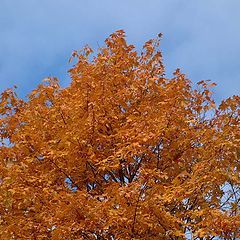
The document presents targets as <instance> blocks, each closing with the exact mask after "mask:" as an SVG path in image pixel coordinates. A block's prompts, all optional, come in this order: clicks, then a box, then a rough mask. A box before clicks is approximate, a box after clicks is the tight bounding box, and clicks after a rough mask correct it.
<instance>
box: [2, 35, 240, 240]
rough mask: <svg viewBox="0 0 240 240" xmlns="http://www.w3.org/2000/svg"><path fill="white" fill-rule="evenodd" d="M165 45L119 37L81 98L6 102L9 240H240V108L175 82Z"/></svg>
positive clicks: (52, 83)
mask: <svg viewBox="0 0 240 240" xmlns="http://www.w3.org/2000/svg"><path fill="white" fill-rule="evenodd" d="M160 37H161V35H159V38H157V39H154V40H150V41H148V42H146V43H145V45H144V47H143V49H142V52H141V53H140V54H138V53H137V51H136V50H135V48H134V46H132V45H128V44H127V43H126V41H125V34H124V32H123V31H117V32H115V33H114V34H112V35H110V37H109V38H108V39H106V41H105V43H106V46H105V47H103V48H101V49H99V51H98V52H97V54H95V55H94V56H93V55H92V52H93V50H92V49H91V48H90V47H85V48H84V49H83V50H82V51H81V52H74V54H73V57H75V58H74V59H77V62H76V64H75V65H74V67H73V68H72V69H70V71H69V73H70V76H71V79H72V82H71V84H70V86H69V87H66V88H61V87H60V86H59V84H58V81H57V79H55V78H52V79H47V80H46V81H45V82H43V84H41V85H39V86H38V88H37V89H35V90H34V91H32V93H31V94H30V95H29V98H28V100H27V101H23V100H21V99H19V98H17V96H16V94H15V93H14V91H13V90H11V89H8V90H6V91H5V92H3V93H2V95H1V101H0V114H1V118H0V136H1V146H0V238H1V239H99V240H100V239H109V240H110V239H112V240H114V239H186V238H190V239H217V237H220V238H222V239H237V238H240V229H239V226H240V215H239V214H240V210H239V206H240V174H239V171H240V147H239V140H240V129H239V113H240V97H239V96H233V97H231V98H229V99H227V100H225V101H223V102H222V103H221V104H220V106H219V107H216V106H215V103H214V101H213V99H212V97H211V94H212V93H211V91H210V88H211V87H213V86H214V84H213V83H210V82H209V81H201V82H199V83H198V86H197V87H195V88H194V87H192V83H191V82H190V81H189V80H188V79H186V77H185V75H184V74H182V73H181V72H180V70H178V69H177V70H176V71H175V73H174V75H173V77H172V78H171V79H168V78H166V77H165V74H164V66H163V63H162V56H161V53H160V51H159V50H158V47H159V43H160Z"/></svg>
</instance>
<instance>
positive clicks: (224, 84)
mask: <svg viewBox="0 0 240 240" xmlns="http://www.w3.org/2000/svg"><path fill="white" fill-rule="evenodd" d="M0 5H1V7H0V36H1V38H0V91H2V90H3V89H5V88H6V87H10V86H12V85H14V84H16V85H18V86H19V94H20V95H21V96H25V95H26V94H27V93H28V92H29V91H30V90H31V89H33V88H34V87H35V86H36V85H37V84H38V83H40V81H41V79H43V78H44V77H46V76H49V75H52V76H57V77H59V78H60V79H61V82H62V83H63V84H65V85H66V84H67V83H68V82H69V79H68V75H67V70H68V69H69V68H70V65H69V64H68V58H69V57H70V54H71V52H72V51H73V50H74V49H79V48H81V47H82V46H83V45H85V44H90V45H92V46H94V47H97V44H98V43H99V44H100V45H101V44H103V41H104V39H105V38H106V37H107V36H108V35H109V34H110V33H112V32H113V31H115V30H117V29H124V30H125V31H126V33H127V36H128V40H129V41H130V42H131V43H133V44H137V45H138V47H140V45H141V44H143V42H144V41H146V40H148V39H149V38H152V37H155V36H156V35H157V33H159V32H162V33H163V34H164V38H163V42H162V50H163V55H164V60H165V65H166V66H167V71H168V73H170V72H172V71H173V70H174V69H175V68H177V67H180V68H182V69H183V72H185V73H187V75H188V77H189V78H191V79H192V80H194V81H198V80H201V79H211V80H213V81H215V82H217V83H218V87H217V89H216V91H217V95H218V97H219V98H223V97H227V96H229V95H232V94H239V92H240V74H239V72H238V69H240V61H239V60H238V57H239V55H240V44H239V42H240V32H239V31H238V29H239V23H240V15H239V8H240V1H238V0H231V1H225V0H211V1H209V0H202V1H187V0H150V1H145V0H131V1H129V0H122V1H112V0H101V1H98V0H88V1H83V0H68V1H66V0H51V1H49V0H42V1H37V0H31V1H29V0H21V1H18V0H11V1H9V0H1V3H0Z"/></svg>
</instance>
